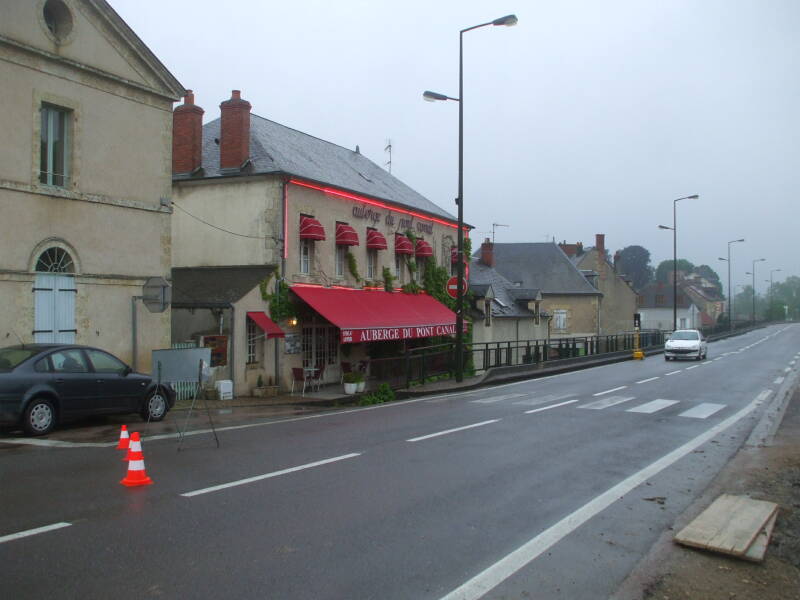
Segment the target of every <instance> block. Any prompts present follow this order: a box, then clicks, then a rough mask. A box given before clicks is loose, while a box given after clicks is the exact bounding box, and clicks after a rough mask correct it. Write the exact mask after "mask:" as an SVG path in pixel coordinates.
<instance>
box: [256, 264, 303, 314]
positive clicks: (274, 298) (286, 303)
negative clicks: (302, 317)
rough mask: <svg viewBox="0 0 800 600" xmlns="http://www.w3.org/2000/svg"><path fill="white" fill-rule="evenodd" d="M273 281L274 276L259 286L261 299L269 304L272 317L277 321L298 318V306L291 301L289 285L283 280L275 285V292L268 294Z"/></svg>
mask: <svg viewBox="0 0 800 600" xmlns="http://www.w3.org/2000/svg"><path fill="white" fill-rule="evenodd" d="M271 279H272V275H270V276H269V277H267V278H266V279H265V280H264V281H262V282H261V283H260V284H259V289H260V290H261V298H262V299H263V300H264V301H265V302H269V314H270V317H271V318H272V319H273V320H275V321H283V320H286V319H289V318H291V317H296V316H297V306H296V305H295V304H294V303H293V302H292V301H291V300H290V299H289V285H288V284H287V283H286V282H285V281H284V280H283V279H279V280H278V281H277V282H276V283H275V291H274V292H273V293H271V294H270V293H268V292H267V288H268V286H269V282H270V280H271Z"/></svg>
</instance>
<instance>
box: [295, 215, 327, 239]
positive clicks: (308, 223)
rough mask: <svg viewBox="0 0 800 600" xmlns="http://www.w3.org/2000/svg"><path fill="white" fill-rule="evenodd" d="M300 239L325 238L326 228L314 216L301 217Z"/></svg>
mask: <svg viewBox="0 0 800 600" xmlns="http://www.w3.org/2000/svg"><path fill="white" fill-rule="evenodd" d="M300 239H303V240H319V241H322V240H324V239H325V228H324V227H322V225H320V224H319V221H317V220H316V219H315V218H314V217H306V216H304V215H302V216H301V217H300Z"/></svg>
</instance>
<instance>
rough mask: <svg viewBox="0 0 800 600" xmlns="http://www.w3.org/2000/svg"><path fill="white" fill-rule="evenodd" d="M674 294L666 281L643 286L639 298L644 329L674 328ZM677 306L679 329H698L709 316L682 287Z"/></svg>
mask: <svg viewBox="0 0 800 600" xmlns="http://www.w3.org/2000/svg"><path fill="white" fill-rule="evenodd" d="M673 296H674V292H673V288H672V285H667V284H665V283H660V282H657V283H650V284H648V285H646V286H645V287H644V288H642V290H641V291H640V292H639V299H638V304H639V314H641V317H642V329H658V330H672V320H673V316H674V314H673V308H672V307H673ZM677 306H678V311H677V318H678V321H677V326H678V329H697V328H699V327H701V326H702V325H703V319H707V318H708V315H705V314H704V313H703V312H702V311H701V310H700V308H699V307H698V306H697V305H696V304H694V302H692V300H691V299H690V298H689V297H688V296H687V295H686V294H684V293H683V291H682V290H681V289H680V288H679V289H678V305H677Z"/></svg>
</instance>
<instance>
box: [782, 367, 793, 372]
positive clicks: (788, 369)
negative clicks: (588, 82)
mask: <svg viewBox="0 0 800 600" xmlns="http://www.w3.org/2000/svg"><path fill="white" fill-rule="evenodd" d="M791 370H792V368H791V367H786V368H785V369H784V370H783V372H784V373H788V372H789V371H791Z"/></svg>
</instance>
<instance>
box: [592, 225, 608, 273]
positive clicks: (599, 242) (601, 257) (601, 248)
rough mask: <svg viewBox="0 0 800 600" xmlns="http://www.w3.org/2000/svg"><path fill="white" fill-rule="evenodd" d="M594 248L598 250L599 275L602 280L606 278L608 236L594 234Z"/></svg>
mask: <svg viewBox="0 0 800 600" xmlns="http://www.w3.org/2000/svg"><path fill="white" fill-rule="evenodd" d="M594 247H595V248H596V249H597V273H598V274H599V275H600V279H605V278H606V234H605V233H596V234H594Z"/></svg>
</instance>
